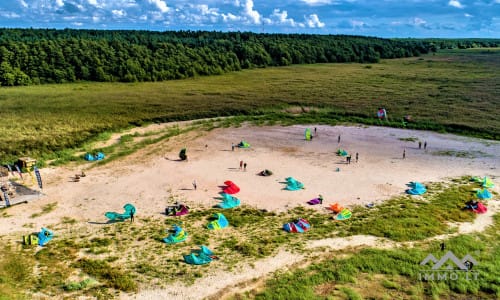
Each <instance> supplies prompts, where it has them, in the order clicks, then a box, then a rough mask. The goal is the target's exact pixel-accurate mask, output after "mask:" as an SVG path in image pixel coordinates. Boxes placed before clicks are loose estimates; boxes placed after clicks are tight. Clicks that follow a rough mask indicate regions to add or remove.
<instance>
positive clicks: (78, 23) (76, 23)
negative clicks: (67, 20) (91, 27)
mask: <svg viewBox="0 0 500 300" xmlns="http://www.w3.org/2000/svg"><path fill="white" fill-rule="evenodd" d="M71 24H73V25H75V26H78V27H80V26H83V23H82V22H73V23H71Z"/></svg>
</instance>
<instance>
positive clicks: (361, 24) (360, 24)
mask: <svg viewBox="0 0 500 300" xmlns="http://www.w3.org/2000/svg"><path fill="white" fill-rule="evenodd" d="M351 25H352V27H353V28H361V27H364V26H365V25H366V23H365V22H363V21H356V20H351Z"/></svg>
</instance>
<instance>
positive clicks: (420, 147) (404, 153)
mask: <svg viewBox="0 0 500 300" xmlns="http://www.w3.org/2000/svg"><path fill="white" fill-rule="evenodd" d="M418 149H422V141H418ZM424 150H427V141H424ZM403 159H406V148H404V149H403Z"/></svg>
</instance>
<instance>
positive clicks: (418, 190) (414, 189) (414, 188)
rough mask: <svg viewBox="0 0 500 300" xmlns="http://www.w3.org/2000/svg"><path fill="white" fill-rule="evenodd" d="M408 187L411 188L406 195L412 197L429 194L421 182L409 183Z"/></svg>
mask: <svg viewBox="0 0 500 300" xmlns="http://www.w3.org/2000/svg"><path fill="white" fill-rule="evenodd" d="M407 186H408V187H410V188H409V189H407V190H406V193H408V194H410V195H422V194H423V193H425V192H427V189H426V188H425V186H424V185H423V184H421V183H420V182H416V181H415V182H414V181H412V182H410V183H408V184H407Z"/></svg>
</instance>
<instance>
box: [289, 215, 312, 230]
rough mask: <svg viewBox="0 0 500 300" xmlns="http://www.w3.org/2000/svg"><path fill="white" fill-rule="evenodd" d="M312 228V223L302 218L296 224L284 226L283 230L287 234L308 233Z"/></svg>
mask: <svg viewBox="0 0 500 300" xmlns="http://www.w3.org/2000/svg"><path fill="white" fill-rule="evenodd" d="M310 228H311V223H309V221H307V220H306V219H303V218H300V219H298V220H297V221H295V222H290V223H286V224H284V225H283V229H284V230H285V231H287V232H298V233H302V232H305V231H308V230H309V229H310Z"/></svg>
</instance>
